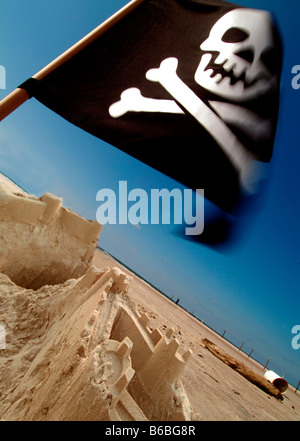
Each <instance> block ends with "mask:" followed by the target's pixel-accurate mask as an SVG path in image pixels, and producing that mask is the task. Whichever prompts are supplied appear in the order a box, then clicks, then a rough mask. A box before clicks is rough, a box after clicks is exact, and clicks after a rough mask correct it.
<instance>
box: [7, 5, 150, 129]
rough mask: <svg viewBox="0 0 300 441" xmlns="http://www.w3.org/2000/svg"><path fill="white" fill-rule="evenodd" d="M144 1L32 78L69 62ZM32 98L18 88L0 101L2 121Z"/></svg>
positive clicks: (126, 9) (118, 14)
mask: <svg viewBox="0 0 300 441" xmlns="http://www.w3.org/2000/svg"><path fill="white" fill-rule="evenodd" d="M143 1H144V0H131V1H130V2H129V3H128V4H127V5H125V6H124V7H123V8H121V9H120V10H119V11H117V12H116V13H115V14H113V15H112V16H111V17H110V18H108V19H107V20H106V21H104V22H103V23H101V24H100V25H99V26H97V28H95V29H94V30H93V31H91V32H90V33H89V34H87V35H86V36H85V37H83V38H82V39H81V40H79V41H78V42H77V43H76V44H74V45H73V46H72V47H70V49H68V50H66V51H65V52H64V53H63V54H61V55H60V56H59V57H57V58H56V59H55V60H53V61H52V62H51V63H50V64H48V65H47V66H45V67H44V68H43V69H42V70H40V71H39V72H38V73H36V74H35V75H34V76H33V77H32V78H35V79H36V80H41V79H43V78H45V76H46V75H48V74H49V73H51V72H53V71H54V70H55V69H56V68H58V67H59V66H61V65H62V64H63V63H65V62H66V61H68V60H69V59H70V58H72V57H73V56H74V55H76V54H78V53H79V52H80V51H81V50H83V49H84V48H86V47H87V46H88V45H89V44H91V43H92V42H93V41H95V40H96V39H97V38H98V37H100V35H102V34H104V32H106V31H107V30H108V29H110V28H111V27H112V26H114V25H115V24H116V23H118V22H119V21H120V20H121V19H122V18H124V17H125V16H126V15H127V14H129V13H130V12H131V11H132V10H134V9H135V8H136V7H137V6H139V4H141V3H142V2H143ZM29 98H30V95H29V94H28V92H26V90H24V89H20V88H17V89H15V90H14V91H13V92H11V93H10V94H9V95H7V96H6V97H5V98H4V99H3V100H2V101H0V121H2V120H3V119H4V118H6V117H7V116H8V115H10V114H11V113H12V112H13V111H14V110H16V109H17V108H18V107H19V106H21V105H22V104H23V103H25V101H27V100H28V99H29Z"/></svg>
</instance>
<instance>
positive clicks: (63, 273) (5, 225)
mask: <svg viewBox="0 0 300 441" xmlns="http://www.w3.org/2000/svg"><path fill="white" fill-rule="evenodd" d="M0 177H1V175H0ZM100 231H101V226H100V225H99V224H98V223H97V222H95V221H88V220H85V219H83V218H82V217H80V216H78V215H77V214H76V213H74V212H72V211H70V210H68V209H66V208H64V207H62V206H61V199H60V198H58V197H56V196H54V195H52V194H50V193H45V194H44V195H43V196H42V197H41V198H40V199H38V198H36V197H35V196H31V195H28V194H26V193H25V192H22V190H20V189H19V188H18V187H17V186H15V185H14V184H13V183H11V182H10V181H7V180H4V179H3V177H2V179H0V249H1V253H0V272H2V273H5V274H7V275H8V276H9V277H10V279H11V280H13V281H14V282H15V283H16V284H18V285H19V286H22V287H25V288H33V289H38V288H40V287H41V286H43V285H46V284H48V285H49V284H51V285H55V284H58V283H61V282H65V281H66V280H68V279H70V278H77V277H80V276H82V275H83V274H84V273H85V272H86V270H87V269H88V267H89V266H90V264H91V260H92V258H93V255H94V253H95V250H96V247H97V241H98V236H99V234H100Z"/></svg>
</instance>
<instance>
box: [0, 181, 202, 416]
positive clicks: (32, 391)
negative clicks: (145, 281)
mask: <svg viewBox="0 0 300 441" xmlns="http://www.w3.org/2000/svg"><path fill="white" fill-rule="evenodd" d="M0 190H1V188H0ZM4 190H5V191H3V188H2V193H1V194H0V205H1V221H2V222H1V224H0V225H1V226H0V228H1V229H0V238H1V242H2V247H1V250H5V252H1V256H0V270H1V273H0V320H1V325H2V328H1V329H2V330H5V348H3V349H1V350H0V379H1V381H0V417H1V418H2V419H4V420H17V421H21V420H22V421H24V420H27V421H37V420H113V421H118V420H125V421H132V420H166V421H167V420H177V421H178V420H191V419H193V418H194V417H195V418H197V416H194V412H193V409H192V406H191V404H190V402H189V400H188V397H187V395H186V393H185V390H184V388H183V386H182V383H181V381H180V378H179V377H180V374H181V372H182V370H183V369H184V367H185V364H186V362H187V360H188V359H189V357H190V355H191V351H189V350H188V351H185V352H183V353H182V352H181V351H180V348H179V343H178V341H177V340H176V339H175V338H173V331H172V329H167V330H166V333H165V335H163V334H162V333H161V332H160V331H159V330H158V329H154V330H150V328H149V327H148V322H149V318H148V316H147V315H146V314H140V313H139V312H138V310H137V307H136V304H135V302H134V301H133V300H132V299H131V298H130V296H129V294H128V288H129V286H130V277H128V276H127V275H126V274H125V273H123V272H122V271H120V270H119V269H118V268H110V267H105V268H103V269H101V270H100V269H96V268H95V267H94V266H89V263H90V260H91V257H92V255H93V251H94V250H95V233H96V231H97V228H96V226H95V225H94V224H93V223H89V222H88V221H85V220H84V219H82V218H80V217H79V216H77V215H75V214H74V213H72V212H71V211H69V210H66V209H64V208H62V207H61V201H60V199H59V198H56V197H55V196H53V195H50V194H46V195H44V196H43V197H42V198H41V199H36V198H34V197H31V196H28V195H26V194H16V192H14V191H13V192H12V190H14V189H12V188H9V189H8V187H7V186H6V187H5V189H4ZM99 228H100V226H98V230H99ZM87 267H88V269H87V270H86V268H87ZM78 273H84V275H82V276H81V277H78V275H77V276H76V277H77V278H74V274H78ZM67 279H69V280H67ZM58 281H59V283H58Z"/></svg>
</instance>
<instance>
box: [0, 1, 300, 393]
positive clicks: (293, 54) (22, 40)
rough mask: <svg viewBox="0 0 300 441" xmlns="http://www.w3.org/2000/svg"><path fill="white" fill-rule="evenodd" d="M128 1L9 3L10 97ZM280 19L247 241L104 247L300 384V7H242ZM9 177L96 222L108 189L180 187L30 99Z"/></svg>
mask: <svg viewBox="0 0 300 441" xmlns="http://www.w3.org/2000/svg"><path fill="white" fill-rule="evenodd" d="M125 3H126V0H125V1H124V0H123V1H121V0H110V1H109V2H108V1H105V0H88V1H86V2H83V1H82V0H72V1H71V0H60V1H58V0H52V1H51V2H40V1H37V0H29V1H26V2H24V1H23V0H2V1H1V9H0V14H1V15H0V65H2V66H4V67H5V69H6V75H7V79H6V90H0V98H1V99H2V98H3V97H5V96H6V95H7V94H8V93H9V92H11V91H12V90H14V89H15V88H16V87H17V86H18V85H19V84H21V83H22V82H23V81H25V80H26V79H27V78H29V77H31V76H32V75H34V74H35V73H36V72H38V71H39V70H40V69H41V68H43V67H44V66H45V65H47V64H48V63H49V62H50V61H52V60H53V59H54V58H56V57H57V56H58V55H60V54H61V53H62V52H63V51H65V50H66V49H68V48H69V47H70V46H71V45H72V44H74V43H76V42H77V41H78V40H79V39H80V38H82V37H83V36H84V35H86V34H87V33H88V32H90V31H91V30H92V29H94V28H95V27H96V26H98V25H99V24H100V23H101V22H103V21H104V20H105V19H106V18H108V17H109V16H110V15H111V14H112V13H114V12H115V11H117V10H118V9H119V8H120V7H122V6H123V5H124V4H125ZM237 3H238V4H240V5H244V6H249V7H257V8H262V9H267V10H269V11H272V12H273V13H274V15H275V17H276V19H277V22H278V24H279V28H280V30H281V34H282V38H283V43H284V55H285V57H284V65H283V75H282V90H281V108H280V116H279V123H278V131H277V136H276V142H275V150H274V156H273V159H272V163H271V164H272V166H271V173H270V178H269V180H268V185H267V190H266V194H265V195H264V199H263V204H262V206H261V208H260V209H259V210H257V211H256V212H255V213H252V214H251V215H250V216H249V219H247V223H246V225H245V227H244V229H243V231H242V237H241V239H240V240H239V241H238V243H237V244H236V245H235V246H234V247H232V248H230V249H228V250H224V251H222V252H220V251H216V250H212V249H209V248H207V247H205V246H201V245H199V244H194V243H192V242H189V241H185V240H183V239H180V238H178V237H177V236H176V235H174V234H173V230H172V226H162V225H159V226H151V225H142V226H141V227H140V228H137V227H135V226H132V225H130V224H129V225H106V226H105V227H104V229H103V232H102V234H101V237H100V241H99V245H100V246H101V247H102V248H104V249H105V250H107V251H108V252H109V253H111V254H112V255H114V256H115V257H117V258H118V259H119V260H121V261H122V262H124V263H125V264H126V265H127V266H128V267H130V268H132V269H133V270H134V271H136V272H137V273H138V274H140V275H141V276H142V277H144V278H145V279H147V280H149V281H150V282H151V283H153V284H154V285H156V286H157V287H158V288H159V289H161V290H162V291H163V292H165V293H166V294H167V295H169V296H170V297H171V296H174V298H175V299H177V298H178V297H179V298H180V304H181V305H182V306H184V307H185V308H186V309H188V310H190V311H193V310H194V314H195V315H197V316H198V317H199V318H200V319H201V320H202V319H203V320H204V321H205V322H206V323H207V324H208V325H209V326H211V327H212V328H215V329H216V330H217V331H218V332H219V333H223V331H224V329H226V330H227V333H226V337H227V338H228V339H229V340H231V341H232V342H233V343H235V344H236V345H238V346H239V345H241V343H242V342H243V341H244V342H245V344H244V347H243V349H244V350H245V351H246V352H250V350H251V349H252V348H254V352H253V357H254V358H256V359H258V360H259V361H260V362H261V363H263V364H264V363H265V362H266V361H267V359H268V358H269V357H270V362H269V365H268V367H269V368H270V369H273V370H275V371H276V372H277V373H278V374H279V375H282V374H283V373H284V372H285V373H286V379H287V380H288V381H289V382H291V383H292V384H293V385H295V386H296V385H297V384H298V381H299V380H300V350H298V351H297V350H294V349H292V346H291V340H292V337H293V335H292V334H291V329H292V327H293V326H294V325H297V324H300V295H299V294H300V283H299V282H300V277H299V271H300V246H299V245H300V235H299V224H300V209H299V196H300V191H299V188H300V177H299V163H300V153H299V149H298V139H299V126H300V124H299V123H300V118H299V106H300V89H299V90H294V89H293V88H292V87H291V80H292V74H291V69H292V67H293V66H294V65H296V64H300V41H299V38H298V33H299V19H298V17H299V12H298V11H299V9H298V8H299V5H298V1H297V0H287V1H286V2H282V1H281V0H252V1H251V0H240V1H239V2H237ZM0 140H1V144H0V171H2V172H4V173H5V174H6V175H8V176H9V177H10V178H12V179H14V180H15V181H16V182H17V183H19V184H20V185H21V186H23V187H24V188H25V189H26V190H28V191H29V192H31V193H33V194H35V195H37V196H40V195H42V194H43V193H44V192H46V191H49V192H52V193H54V194H56V195H59V196H61V197H63V202H64V205H65V206H67V207H69V208H71V209H73V210H75V211H76V212H78V213H79V214H81V215H83V216H85V217H87V218H90V219H95V218H96V210H97V208H98V206H99V203H98V202H96V193H97V191H98V190H99V189H101V188H112V189H116V190H117V186H118V182H119V180H127V181H128V188H129V190H130V189H132V188H144V189H146V190H147V191H150V189H151V187H153V183H155V185H154V187H156V188H164V187H168V188H174V187H177V188H178V184H177V183H175V182H174V181H172V180H171V179H169V178H167V177H165V176H163V175H161V174H160V173H158V172H156V171H154V170H152V169H151V168H149V167H147V166H145V165H142V164H140V163H139V162H138V161H136V160H134V159H132V158H130V157H128V156H126V155H125V154H124V153H122V152H120V151H118V150H117V149H115V148H112V147H111V146H109V145H107V144H105V143H104V142H102V141H100V140H99V139H96V138H94V137H93V136H91V135H89V134H87V133H85V132H83V131H82V130H80V129H78V128H76V127H74V126H72V125H71V124H69V123H68V122H66V121H65V120H63V119H62V118H61V117H59V116H58V115H55V114H54V113H53V112H51V111H50V110H48V109H47V108H45V107H44V106H42V105H41V104H40V103H38V102H37V101H36V100H34V99H32V100H30V101H28V102H26V103H25V104H24V105H23V106H22V107H21V108H19V109H18V110H16V111H15V112H14V113H13V114H12V115H10V116H9V117H8V118H7V119H6V120H5V121H4V122H2V124H1V132H0Z"/></svg>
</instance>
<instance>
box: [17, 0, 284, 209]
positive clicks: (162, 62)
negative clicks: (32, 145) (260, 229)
mask: <svg viewBox="0 0 300 441" xmlns="http://www.w3.org/2000/svg"><path fill="white" fill-rule="evenodd" d="M280 68H281V45H280V37H279V34H278V32H277V29H276V26H274V22H273V19H272V16H271V15H270V14H269V13H268V12H266V11H261V10H256V9H250V8H245V7H240V6H238V5H235V4H232V3H228V2H225V1H222V0H144V1H143V2H141V3H140V4H139V5H138V6H137V7H136V8H135V9H134V10H132V11H131V12H130V13H129V14H127V15H126V16H125V17H124V18H122V19H121V20H120V21H119V22H118V23H117V24H115V25H114V26H113V27H112V28H110V29H109V30H107V31H106V32H105V33H104V34H103V35H101V36H100V37H99V38H98V39H96V40H95V41H94V42H93V43H91V44H90V45H89V46H88V47H86V48H85V49H83V50H82V51H81V52H80V53H78V54H77V55H75V56H74V57H73V58H71V59H70V60H68V61H66V62H65V63H64V64H63V65H61V66H60V67H58V68H57V69H55V70H54V71H53V72H52V73H50V74H49V75H47V76H46V77H45V78H43V79H42V80H40V81H27V82H25V83H24V84H23V85H22V86H20V87H22V88H25V89H26V90H27V91H28V92H29V94H30V95H31V96H34V97H35V98H37V99H38V100H39V101H40V102H41V103H43V104H44V105H46V106H47V107H49V108H50V109H52V110H53V111H55V112H57V113H58V114H60V115H61V116H62V117H64V118H65V119H67V120H68V121H70V122H71V123H73V124H75V125H76V126H79V127H81V128H82V129H84V130H86V131H87V132H89V133H91V134H93V135H95V136H96V137H98V138H101V139H102V140H104V141H106V142H108V143H109V144H111V145H112V146H114V147H117V148H119V149H121V150H122V151H124V152H126V153H127V154H129V155H131V156H133V157H134V158H137V159H138V160H140V161H142V162H144V163H146V164H148V165H150V166H151V167H153V168H155V169H157V170H159V171H161V172H162V173H164V174H166V175H168V176H170V177H172V178H174V179H176V180H177V181H179V182H181V183H182V184H184V185H186V186H187V187H190V188H192V189H195V190H196V189H204V192H205V197H206V198H208V199H209V200H210V201H212V202H213V203H214V204H215V205H216V206H218V207H220V208H221V209H222V210H224V211H225V212H228V213H233V212H234V211H235V209H236V207H237V205H238V204H239V202H240V201H241V200H242V199H243V197H244V196H245V195H248V194H252V192H253V191H254V190H253V188H254V186H253V184H255V172H253V170H255V168H256V165H257V164H262V163H267V162H269V161H270V159H271V156H272V150H273V142H274V136H275V130H276V123H277V113H278V105H279V81H280Z"/></svg>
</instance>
